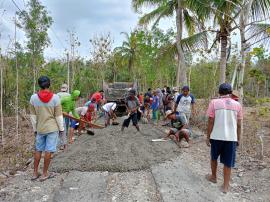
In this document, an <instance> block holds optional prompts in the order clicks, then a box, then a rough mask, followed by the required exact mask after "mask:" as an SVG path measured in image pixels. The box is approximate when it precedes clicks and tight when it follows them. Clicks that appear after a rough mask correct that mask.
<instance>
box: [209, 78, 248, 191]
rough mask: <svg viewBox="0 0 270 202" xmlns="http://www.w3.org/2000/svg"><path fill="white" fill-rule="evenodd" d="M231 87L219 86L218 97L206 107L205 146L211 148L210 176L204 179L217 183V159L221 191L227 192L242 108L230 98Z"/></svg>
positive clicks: (239, 129)
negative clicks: (222, 178) (218, 161)
mask: <svg viewBox="0 0 270 202" xmlns="http://www.w3.org/2000/svg"><path fill="white" fill-rule="evenodd" d="M231 93H232V87H231V85H230V84H228V83H223V84H221V85H220V86H219V94H220V97H219V98H217V99H213V100H212V101H211V102H210V104H209V107H208V110H207V115H208V117H209V119H208V129H207V140H206V144H207V146H209V147H210V146H211V171H212V174H211V175H207V176H206V178H207V180H209V181H210V182H212V183H217V165H218V163H217V159H218V157H220V162H221V163H223V164H224V169H223V175H224V183H223V186H222V191H223V192H224V193H227V192H228V191H229V182H230V177H231V168H232V167H234V164H235V157H236V147H237V146H238V145H239V142H240V134H241V120H242V119H243V113H242V106H241V104H240V103H238V102H237V101H235V100H233V99H232V98H231Z"/></svg>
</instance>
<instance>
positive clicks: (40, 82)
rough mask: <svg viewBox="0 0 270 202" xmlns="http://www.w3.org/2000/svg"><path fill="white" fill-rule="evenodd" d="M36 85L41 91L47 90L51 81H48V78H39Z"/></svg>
mask: <svg viewBox="0 0 270 202" xmlns="http://www.w3.org/2000/svg"><path fill="white" fill-rule="evenodd" d="M38 85H39V87H40V88H42V89H45V88H49V87H50V85H51V81H50V79H49V77H47V76H41V77H39V78H38Z"/></svg>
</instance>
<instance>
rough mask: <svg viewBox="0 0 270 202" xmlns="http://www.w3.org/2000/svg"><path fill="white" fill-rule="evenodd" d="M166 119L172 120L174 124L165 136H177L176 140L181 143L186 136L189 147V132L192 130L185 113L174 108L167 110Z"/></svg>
mask: <svg viewBox="0 0 270 202" xmlns="http://www.w3.org/2000/svg"><path fill="white" fill-rule="evenodd" d="M166 119H169V120H172V121H173V123H172V126H173V128H170V130H169V133H168V134H167V136H166V137H165V139H167V138H168V137H170V136H171V135H173V136H175V138H176V141H177V142H179V143H181V140H182V139H183V138H185V140H186V141H187V143H188V145H187V146H186V147H189V143H190V141H189V134H190V131H189V130H188V122H187V119H186V116H185V115H184V114H176V113H175V112H173V111H172V110H168V111H166Z"/></svg>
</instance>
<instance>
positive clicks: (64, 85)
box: [61, 83, 68, 92]
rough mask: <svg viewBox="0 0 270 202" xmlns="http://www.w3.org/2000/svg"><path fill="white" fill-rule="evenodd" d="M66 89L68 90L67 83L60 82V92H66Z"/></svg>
mask: <svg viewBox="0 0 270 202" xmlns="http://www.w3.org/2000/svg"><path fill="white" fill-rule="evenodd" d="M67 90H68V85H67V84H65V83H64V84H62V86H61V91H62V92H67Z"/></svg>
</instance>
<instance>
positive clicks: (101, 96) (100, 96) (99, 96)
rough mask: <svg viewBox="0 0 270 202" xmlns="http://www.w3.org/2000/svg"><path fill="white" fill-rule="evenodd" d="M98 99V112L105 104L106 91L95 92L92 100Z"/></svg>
mask: <svg viewBox="0 0 270 202" xmlns="http://www.w3.org/2000/svg"><path fill="white" fill-rule="evenodd" d="M94 98H95V99H96V103H97V110H99V108H100V105H101V104H103V103H104V91H103V90H100V91H98V92H95V93H94V94H93V95H92V97H91V100H93V99H94Z"/></svg>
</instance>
